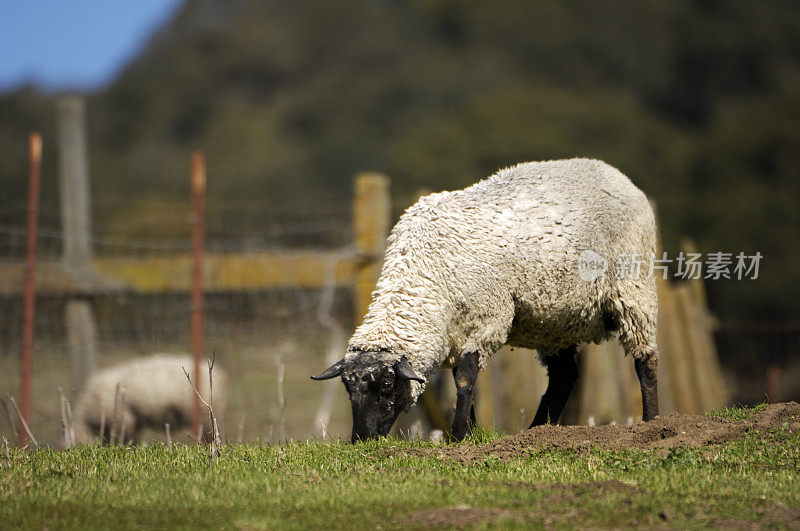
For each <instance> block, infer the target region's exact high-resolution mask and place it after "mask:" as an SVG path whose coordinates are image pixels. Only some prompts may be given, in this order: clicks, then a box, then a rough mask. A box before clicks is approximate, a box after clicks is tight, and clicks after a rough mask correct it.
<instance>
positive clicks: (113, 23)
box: [0, 0, 183, 90]
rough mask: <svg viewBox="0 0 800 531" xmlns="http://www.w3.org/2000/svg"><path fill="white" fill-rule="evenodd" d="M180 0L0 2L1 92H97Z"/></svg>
mask: <svg viewBox="0 0 800 531" xmlns="http://www.w3.org/2000/svg"><path fill="white" fill-rule="evenodd" d="M182 2H183V0H0V90H8V89H13V88H15V87H18V86H20V85H24V84H26V83H31V82H32V83H36V84H38V85H40V86H41V87H42V88H45V89H48V90H61V89H96V88H100V87H102V86H103V85H104V84H106V83H107V82H109V81H111V79H113V77H114V75H115V74H116V73H117V72H119V70H120V69H121V68H122V67H123V66H124V65H125V64H126V63H127V62H128V61H130V60H131V59H132V58H133V57H135V56H136V53H137V52H138V51H139V50H140V48H141V47H142V45H143V44H144V43H145V42H146V41H147V38H148V37H149V36H150V35H151V33H152V32H153V30H155V29H156V28H157V27H158V26H160V25H161V24H163V23H164V22H166V21H167V20H168V19H169V16H170V15H171V14H172V13H173V12H174V11H175V9H177V8H178V7H179V6H180V4H181V3H182Z"/></svg>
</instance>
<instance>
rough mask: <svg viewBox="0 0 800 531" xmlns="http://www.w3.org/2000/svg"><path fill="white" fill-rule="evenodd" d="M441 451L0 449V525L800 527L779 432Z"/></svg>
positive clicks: (372, 445) (791, 456)
mask: <svg viewBox="0 0 800 531" xmlns="http://www.w3.org/2000/svg"><path fill="white" fill-rule="evenodd" d="M497 436H499V434H498V433H496V432H490V431H487V432H483V431H477V432H475V433H473V434H472V435H471V437H472V439H473V441H485V440H491V439H493V438H496V437H497ZM436 446H437V445H435V444H432V443H428V442H421V441H399V440H394V439H384V440H379V441H368V442H364V443H359V444H356V445H351V444H347V443H345V442H341V441H338V442H302V443H287V444H283V445H271V446H270V445H259V444H246V445H234V446H229V447H226V448H225V449H224V452H223V454H224V455H223V456H222V457H220V458H219V460H218V461H217V462H216V463H211V462H209V459H208V456H207V453H206V450H205V449H204V448H202V447H198V446H182V445H179V446H175V447H173V448H171V449H168V448H166V447H165V446H162V445H155V446H150V447H147V448H142V447H139V448H134V447H125V448H119V447H114V448H98V447H80V448H76V449H73V450H69V451H55V450H49V449H41V450H38V451H20V450H13V449H12V450H11V451H10V453H9V455H8V457H6V455H5V453H4V452H3V451H2V449H0V522H2V526H3V527H9V526H14V527H26V528H44V527H47V528H86V527H112V526H113V527H119V528H131V527H167V526H168V527H170V528H171V527H183V528H189V527H198V526H203V527H207V526H211V527H223V528H286V529H307V528H329V527H336V528H342V527H345V528H352V529H372V528H374V527H376V526H381V527H384V528H401V527H409V526H411V527H414V526H419V525H423V524H425V523H439V524H441V523H442V519H444V521H449V520H448V519H455V520H457V519H458V518H467V519H468V521H470V522H473V523H474V524H475V525H478V526H482V527H489V528H508V527H512V528H513V527H519V528H522V527H530V526H554V527H573V526H581V527H611V526H629V525H637V524H638V525H659V526H660V525H666V526H674V527H686V526H707V525H715V526H722V527H738V526H741V525H742V524H743V523H745V522H756V523H757V524H759V525H777V526H782V525H789V526H791V525H797V523H798V520H792V519H793V518H798V511H797V510H796V509H793V508H795V507H800V489H799V488H798V475H800V434H798V433H797V432H792V431H790V430H789V429H787V428H786V427H781V428H776V429H774V430H771V431H770V432H768V433H760V434H759V433H752V432H751V433H748V434H747V435H746V436H745V437H744V438H742V439H741V440H737V441H733V442H730V443H727V444H723V445H717V446H709V447H704V448H699V449H680V450H672V451H669V452H657V451H653V452H646V451H617V452H612V451H601V450H596V449H594V450H591V449H590V450H582V451H575V450H546V451H542V450H533V449H532V450H531V452H530V453H529V454H526V455H525V456H522V457H513V458H508V459H500V458H498V457H487V458H486V459H484V460H483V461H481V462H477V463H472V464H461V463H458V462H456V461H453V460H450V459H442V458H440V457H438V456H437V455H436V452H435V448H436ZM421 448H433V449H434V451H432V452H427V453H426V454H425V455H423V454H422V453H421V452H420V451H419V449H421ZM445 508H450V509H445ZM792 522H794V523H792Z"/></svg>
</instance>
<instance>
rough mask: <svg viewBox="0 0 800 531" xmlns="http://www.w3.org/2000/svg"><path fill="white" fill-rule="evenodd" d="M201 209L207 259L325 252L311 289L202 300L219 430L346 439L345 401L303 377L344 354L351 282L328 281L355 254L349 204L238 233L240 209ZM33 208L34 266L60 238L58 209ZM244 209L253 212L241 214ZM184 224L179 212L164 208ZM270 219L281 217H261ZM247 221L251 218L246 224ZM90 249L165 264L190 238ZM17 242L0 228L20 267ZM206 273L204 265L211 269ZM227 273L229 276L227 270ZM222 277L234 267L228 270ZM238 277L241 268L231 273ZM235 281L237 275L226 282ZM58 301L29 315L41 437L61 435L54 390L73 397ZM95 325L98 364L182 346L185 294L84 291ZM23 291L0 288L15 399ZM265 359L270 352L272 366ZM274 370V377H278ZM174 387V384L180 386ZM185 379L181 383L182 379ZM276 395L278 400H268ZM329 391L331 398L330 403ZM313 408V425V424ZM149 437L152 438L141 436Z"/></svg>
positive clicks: (21, 244)
mask: <svg viewBox="0 0 800 531" xmlns="http://www.w3.org/2000/svg"><path fill="white" fill-rule="evenodd" d="M21 209H22V206H21V205H15V204H9V202H8V201H5V202H4V208H2V209H0V210H2V211H3V212H2V215H0V217H2V218H3V219H13V218H14V214H15V212H14V211H15V210H21ZM231 211H235V212H236V213H235V214H230V215H229V214H227V213H226V212H223V211H213V210H212V211H211V212H210V213H209V222H208V227H209V230H208V238H207V243H206V249H207V252H208V254H209V255H219V256H223V255H226V254H228V253H236V254H237V256H244V257H245V258H247V257H248V256H250V255H252V256H258V255H259V253H263V252H264V251H277V252H280V250H282V249H293V248H301V247H302V248H303V249H306V250H309V251H310V252H312V253H313V252H314V250H316V251H319V253H320V255H322V254H324V255H325V256H326V257H328V258H327V259H328V261H329V262H330V263H329V264H327V265H326V267H325V272H324V273H323V274H324V275H326V276H327V278H320V279H319V286H318V287H296V286H302V285H303V283H302V282H301V281H300V279H299V278H298V279H297V281H295V279H293V278H292V272H291V271H288V272H286V271H284V272H282V274H284V275H285V276H286V277H287V278H284V279H283V282H282V286H281V287H275V288H264V287H259V288H255V289H230V290H223V291H211V292H207V293H206V296H205V322H206V327H205V340H206V341H205V343H206V344H205V352H206V353H207V354H208V355H211V352H212V351H215V352H216V356H217V361H218V364H219V366H221V367H223V368H224V369H225V370H226V371H227V372H228V373H229V374H230V376H231V378H230V382H231V384H230V390H229V394H230V400H229V402H230V405H229V408H228V412H227V414H226V415H225V416H224V417H223V418H222V419H221V422H222V427H223V430H224V431H225V434H226V435H227V436H228V438H243V439H245V440H247V439H257V438H258V439H264V440H269V441H275V440H277V439H278V438H282V437H289V438H303V437H308V436H311V435H314V434H318V433H321V431H325V432H326V433H327V434H330V435H345V434H346V431H347V430H348V429H349V420H348V415H349V411H348V408H347V404H346V403H343V400H344V397H339V396H338V395H339V394H336V395H331V394H330V393H328V394H327V398H326V400H328V401H331V400H333V403H331V404H328V405H326V406H325V407H322V404H321V403H320V401H321V400H322V399H323V391H324V389H325V386H322V385H319V384H316V385H314V383H313V382H311V381H310V380H309V379H308V376H309V375H311V374H314V373H315V372H319V370H321V369H322V368H324V367H325V366H326V365H324V364H325V362H326V359H327V358H329V357H330V356H331V354H330V353H331V352H332V351H335V350H336V349H337V346H336V344H338V350H339V353H340V354H341V353H343V351H344V340H345V339H346V338H345V337H344V333H343V330H346V329H350V328H351V327H352V322H353V309H352V307H353V303H352V301H353V294H352V290H351V289H350V288H349V287H348V286H347V285H343V284H342V283H340V282H336V281H335V271H336V268H337V261H339V260H344V259H347V258H348V257H350V256H352V254H353V253H354V250H353V238H354V237H353V230H352V225H351V221H350V212H349V210H344V209H330V210H329V211H327V212H314V213H309V212H302V213H298V212H297V211H295V210H287V211H285V212H277V211H274V212H267V213H263V212H261V213H259V214H258V215H259V218H258V224H259V225H260V227H259V230H255V229H251V230H240V229H236V228H235V227H236V226H237V224H244V225H247V223H245V221H244V220H245V219H246V218H247V215H246V214H243V213H242V212H241V211H238V210H237V209H235V208H231ZM52 214H53V212H52V211H49V212H48V211H47V210H46V209H45V212H44V214H43V217H42V220H43V223H42V225H43V228H42V229H41V231H40V234H39V262H40V263H44V262H57V261H59V260H60V258H61V254H62V251H63V236H62V233H61V231H60V230H59V229H58V228H56V226H57V225H56V222H57V221H58V218H57V216H53V215H52ZM252 214H253V216H255V213H252ZM171 216H176V217H177V218H181V217H182V218H183V220H184V222H185V223H187V225H188V222H187V221H186V219H187V217H186V216H187V214H186V212H176V213H172V214H171ZM268 218H272V219H274V220H280V221H281V222H280V223H278V222H277V221H275V222H272V223H265V222H264V220H265V219H268ZM252 224H253V225H255V224H256V222H255V221H253V222H252ZM92 249H93V252H94V254H95V256H96V257H113V258H114V259H115V260H117V261H119V262H122V263H124V262H125V261H126V260H127V261H132V262H133V261H138V262H142V261H150V260H152V261H156V262H157V261H159V260H167V261H168V260H170V259H172V258H174V257H175V256H177V255H184V254H188V252H189V240H188V238H184V239H149V240H148V239H125V238H123V237H120V236H118V235H115V234H109V233H105V234H104V233H103V232H102V231H101V232H99V235H98V236H96V237H94V238H92ZM24 250H25V229H24V227H22V226H20V225H11V224H6V225H0V263H2V262H5V263H6V264H19V263H21V259H22V257H23V255H24ZM211 274H212V275H213V274H214V272H211ZM227 274H228V275H229V276H230V275H231V273H230V272H228V273H227ZM233 274H236V272H234V273H233ZM241 274H242V275H245V274H247V273H246V272H242V273H241ZM228 281H229V282H231V283H232V284H237V283H238V284H241V285H246V284H247V279H245V278H242V279H239V281H237V279H230V278H229V279H228ZM68 300H69V299H68V298H67V297H66V296H64V295H61V294H48V293H42V292H40V293H39V294H38V296H37V312H36V321H35V355H34V362H33V367H34V368H33V395H32V396H33V403H32V411H31V424H32V429H33V431H34V433H35V435H36V437H37V439H39V441H40V442H45V443H48V444H51V445H55V446H58V445H59V444H60V442H61V431H60V430H61V427H60V425H59V419H60V405H61V404H60V398H59V389H63V390H64V391H65V392H66V394H67V396H68V398H70V399H71V400H73V401H74V400H75V397H76V394H77V392H78V390H77V389H72V388H71V368H70V346H69V338H68V332H67V329H66V326H65V319H64V313H65V309H66V305H67V304H68ZM89 300H90V301H91V307H92V309H93V311H94V317H95V323H96V330H97V366H98V368H103V367H107V366H111V365H114V364H117V363H119V362H121V361H124V360H127V359H131V358H134V357H137V356H145V355H149V354H154V353H188V352H189V348H190V347H189V345H190V318H189V314H190V295H189V293H188V291H186V290H182V289H176V290H172V291H170V290H159V291H158V292H153V293H141V292H137V291H135V290H130V289H120V290H109V291H108V292H107V293H99V294H94V295H92V296H91V297H90V298H89ZM21 315H22V297H21V295H18V294H8V293H6V294H2V295H0V395H2V396H3V397H6V396H7V395H11V396H16V395H17V393H18V390H19V352H20V348H21ZM276 360H280V361H279V362H277V361H276ZM281 372H282V373H283V374H282V375H281V378H279V373H281ZM184 383H185V382H184ZM187 385H188V384H187ZM279 398H281V399H280V400H279ZM337 399H341V400H338V401H337ZM320 412H322V414H323V417H324V418H322V421H323V422H324V427H323V428H322V429H321V428H320V419H319V418H318V417H319V414H320ZM0 419H2V420H0V433H2V434H3V435H4V436H6V437H7V438H9V439H10V438H11V437H12V436H13V434H12V431H13V426H11V425H10V423H9V422H8V420H7V419H6V418H5V416H4V415H0ZM151 436H153V437H158V434H151Z"/></svg>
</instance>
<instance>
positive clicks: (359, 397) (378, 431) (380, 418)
mask: <svg viewBox="0 0 800 531" xmlns="http://www.w3.org/2000/svg"><path fill="white" fill-rule="evenodd" d="M336 376H341V377H342V382H344V386H345V388H346V389H347V392H348V393H349V394H350V404H351V406H352V408H353V435H352V441H353V442H355V441H357V440H362V439H374V438H377V437H383V436H385V435H387V434H388V433H389V430H390V429H392V425H393V424H394V421H395V420H397V416H398V415H399V414H400V412H401V411H403V410H404V409H406V408H407V406H410V405H411V404H410V402H411V400H412V399H411V396H412V395H411V380H416V381H419V382H424V381H425V380H424V379H423V378H422V377H420V376H418V375H417V374H416V373H415V372H414V370H413V369H412V368H411V366H410V365H409V363H408V361H406V359H405V358H401V359H400V360H399V361H394V362H392V361H390V360H387V359H386V354H385V353H381V352H364V353H362V354H361V355H360V356H358V357H356V358H354V359H352V360H351V361H349V362H345V361H344V360H342V361H340V362H338V363H337V364H334V365H332V366H331V367H330V368H328V370H326V371H325V372H323V373H322V374H320V375H319V376H315V377H313V378H314V379H315V380H326V379H328V378H334V377H336Z"/></svg>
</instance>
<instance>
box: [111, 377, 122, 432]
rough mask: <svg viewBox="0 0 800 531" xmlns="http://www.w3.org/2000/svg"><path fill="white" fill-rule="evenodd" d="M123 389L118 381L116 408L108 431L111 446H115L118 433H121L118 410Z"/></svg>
mask: <svg viewBox="0 0 800 531" xmlns="http://www.w3.org/2000/svg"><path fill="white" fill-rule="evenodd" d="M121 389H122V385H121V384H120V383H119V382H117V387H116V389H115V390H114V409H113V410H112V411H111V429H110V430H109V432H108V444H109V445H110V446H114V444H115V440H116V438H117V433H119V432H118V430H119V415H117V412H118V410H119V394H120V391H121Z"/></svg>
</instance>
